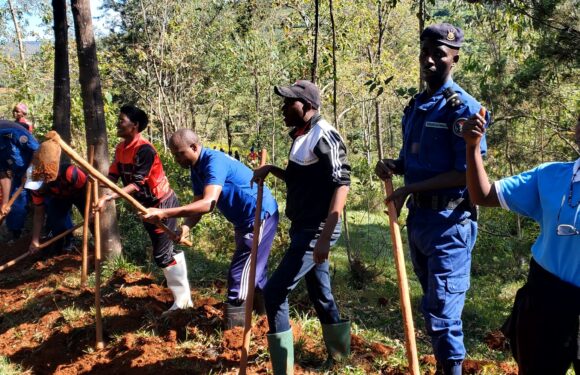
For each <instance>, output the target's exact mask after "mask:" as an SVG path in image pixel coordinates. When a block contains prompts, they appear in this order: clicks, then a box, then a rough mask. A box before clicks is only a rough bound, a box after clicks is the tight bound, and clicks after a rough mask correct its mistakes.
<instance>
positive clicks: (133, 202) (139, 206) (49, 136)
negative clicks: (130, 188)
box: [46, 131, 193, 247]
mask: <svg viewBox="0 0 580 375" xmlns="http://www.w3.org/2000/svg"><path fill="white" fill-rule="evenodd" d="M46 139H52V140H54V141H56V142H58V144H59V145H60V147H61V149H62V151H64V152H65V153H66V154H67V155H68V156H70V158H71V159H72V160H73V161H74V162H75V163H77V164H78V165H80V166H81V167H83V168H84V169H85V170H86V171H87V172H88V173H89V174H90V175H91V176H93V177H94V178H95V179H97V180H98V181H99V182H100V183H101V184H103V185H105V186H106V187H108V188H109V189H111V190H113V191H114V192H115V193H117V194H118V195H119V196H121V197H123V198H124V199H125V200H127V201H128V202H129V203H130V204H131V205H132V206H133V207H135V208H136V209H137V210H138V211H139V212H140V213H142V214H146V213H147V208H145V206H143V205H142V204H141V203H139V201H137V200H136V199H135V198H133V197H132V196H131V195H130V194H127V193H126V192H125V191H124V190H123V189H121V188H120V187H118V186H117V185H116V184H115V183H114V182H113V181H111V180H109V179H108V178H107V177H106V176H104V175H103V174H102V173H101V172H99V171H98V170H97V169H96V168H95V167H93V166H92V165H90V164H89V163H88V162H87V161H86V160H85V159H83V158H82V157H81V156H80V155H79V154H77V152H76V151H75V150H73V149H72V148H71V147H70V146H69V145H67V144H66V142H64V141H63V140H62V139H61V138H60V136H59V135H58V133H57V132H55V131H49V132H48V133H46ZM156 225H157V226H158V227H160V228H161V229H163V230H164V231H165V232H166V233H168V234H169V235H170V236H171V237H172V238H175V237H177V234H175V232H174V231H172V230H171V229H170V228H169V227H168V226H167V225H165V224H163V223H158V224H156ZM181 243H183V244H184V245H186V246H189V247H191V246H193V244H192V243H191V241H189V240H187V239H183V240H182V242H181Z"/></svg>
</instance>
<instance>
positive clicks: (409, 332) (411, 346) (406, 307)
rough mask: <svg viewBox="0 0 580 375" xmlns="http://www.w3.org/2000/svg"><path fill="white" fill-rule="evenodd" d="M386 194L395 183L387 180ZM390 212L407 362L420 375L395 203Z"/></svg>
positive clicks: (391, 192) (390, 205) (391, 190)
mask: <svg viewBox="0 0 580 375" xmlns="http://www.w3.org/2000/svg"><path fill="white" fill-rule="evenodd" d="M385 192H386V193H387V197H389V196H391V195H392V194H393V181H392V180H391V179H388V180H385ZM387 208H388V211H389V227H390V232H391V241H392V243H393V252H394V257H395V267H396V269H397V280H398V284H399V297H400V298H401V310H402V313H403V322H404V327H405V348H406V351H407V361H408V363H409V371H410V372H411V375H420V370H419V358H418V355H417V343H416V341H415V325H414V323H413V312H412V309H411V298H410V295H409V285H408V282H407V269H406V268H405V256H404V254H403V242H402V240H401V231H400V229H399V222H398V220H397V209H396V207H395V203H394V202H392V201H391V202H389V203H388V205H387Z"/></svg>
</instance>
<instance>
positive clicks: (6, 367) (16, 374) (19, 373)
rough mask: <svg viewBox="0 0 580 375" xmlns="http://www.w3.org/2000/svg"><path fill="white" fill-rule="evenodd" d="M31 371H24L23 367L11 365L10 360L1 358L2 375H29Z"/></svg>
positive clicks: (0, 368) (0, 371)
mask: <svg viewBox="0 0 580 375" xmlns="http://www.w3.org/2000/svg"><path fill="white" fill-rule="evenodd" d="M30 373H31V372H30V371H26V370H24V369H23V368H22V367H20V366H18V365H15V364H13V363H10V361H9V360H8V358H6V357H4V356H0V374H2V375H27V374H30Z"/></svg>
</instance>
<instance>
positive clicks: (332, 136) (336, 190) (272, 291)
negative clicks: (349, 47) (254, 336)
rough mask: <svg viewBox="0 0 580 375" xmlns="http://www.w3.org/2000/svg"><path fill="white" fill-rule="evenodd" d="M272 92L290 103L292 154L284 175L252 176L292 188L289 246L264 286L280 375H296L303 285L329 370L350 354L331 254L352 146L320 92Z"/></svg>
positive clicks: (299, 86)
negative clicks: (292, 308) (294, 312)
mask: <svg viewBox="0 0 580 375" xmlns="http://www.w3.org/2000/svg"><path fill="white" fill-rule="evenodd" d="M274 92H275V93H276V94H277V95H279V96H281V97H282V98H284V105H283V106H282V113H283V115H284V123H285V124H286V126H287V127H289V128H291V129H292V130H291V131H290V137H291V138H292V146H291V148H290V156H289V160H288V165H287V166H286V168H285V169H282V168H279V167H276V166H274V165H265V166H262V167H260V168H258V169H256V170H254V181H263V180H264V178H266V176H267V175H268V174H269V173H272V174H273V175H274V176H276V177H277V178H280V179H281V180H283V181H284V182H285V183H286V187H287V197H286V216H288V219H290V222H291V226H290V246H289V247H288V250H287V251H286V253H285V254H284V257H283V258H282V260H281V261H280V264H279V265H278V268H277V269H276V271H274V273H273V274H272V276H271V277H270V280H269V281H268V284H266V289H265V290H264V297H265V299H266V313H267V315H268V326H269V327H270V331H269V333H268V335H267V338H268V349H269V351H270V359H271V361H272V367H273V369H274V374H292V373H293V369H294V343H293V335H292V327H291V326H290V317H289V305H288V295H289V294H290V293H291V292H292V290H294V288H296V286H297V285H298V282H299V281H300V280H301V279H302V278H304V279H305V281H306V288H307V289H308V295H309V297H310V300H311V301H312V304H313V305H314V309H315V310H316V314H317V315H318V319H320V323H321V324H322V335H323V338H324V343H325V345H326V349H327V352H328V362H329V363H332V361H333V360H334V359H339V358H344V357H347V356H348V355H349V354H350V321H349V320H344V319H341V317H340V314H339V311H338V306H337V305H336V302H335V300H334V296H333V294H332V288H331V284H330V272H329V268H330V263H329V260H328V258H329V256H330V247H331V246H332V245H334V244H335V243H336V241H337V240H338V238H339V237H340V232H341V220H340V215H341V213H342V210H343V208H344V205H345V203H346V197H347V195H348V190H349V186H350V166H349V165H348V162H347V159H346V145H345V144H344V141H343V140H342V138H341V136H340V134H339V133H338V132H337V131H336V129H335V128H334V127H332V125H330V124H329V123H328V122H327V121H326V120H325V119H323V118H322V116H321V114H320V112H319V108H320V91H319V89H318V87H317V86H316V85H315V84H314V83H312V82H310V81H305V80H300V81H297V82H296V83H295V84H293V85H291V86H286V87H280V86H276V87H275V88H274Z"/></svg>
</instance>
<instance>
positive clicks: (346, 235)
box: [328, 0, 351, 254]
mask: <svg viewBox="0 0 580 375" xmlns="http://www.w3.org/2000/svg"><path fill="white" fill-rule="evenodd" d="M332 5H333V4H332V0H329V1H328V6H329V8H330V27H331V28H332V80H333V83H334V85H333V95H332V108H333V113H334V126H336V130H337V131H340V130H339V128H338V108H337V102H336V96H337V91H338V77H337V73H336V65H337V62H336V25H335V23H334V10H333V7H332ZM343 137H344V139H346V130H345V134H344V135H343ZM347 214H348V212H347V209H346V206H344V209H343V210H342V221H343V224H344V240H345V241H344V243H345V247H346V252H347V253H348V254H350V253H351V246H350V230H349V227H348V217H347Z"/></svg>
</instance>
